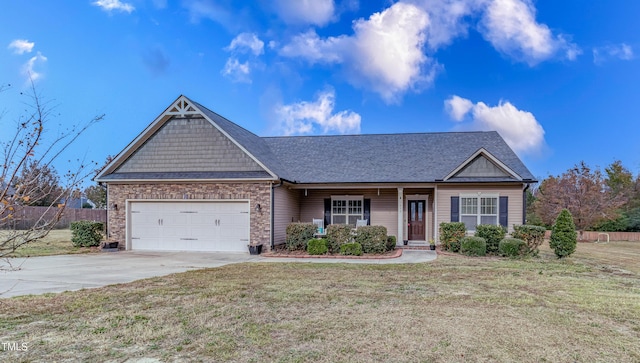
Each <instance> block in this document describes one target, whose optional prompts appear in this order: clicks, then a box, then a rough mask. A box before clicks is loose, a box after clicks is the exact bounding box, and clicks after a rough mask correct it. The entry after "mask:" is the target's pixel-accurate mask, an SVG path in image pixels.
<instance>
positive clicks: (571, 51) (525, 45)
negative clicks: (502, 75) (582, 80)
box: [480, 0, 581, 66]
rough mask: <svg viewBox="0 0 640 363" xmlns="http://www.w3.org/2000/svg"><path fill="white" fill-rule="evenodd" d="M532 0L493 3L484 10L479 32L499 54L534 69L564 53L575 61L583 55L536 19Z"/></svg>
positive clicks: (492, 1)
mask: <svg viewBox="0 0 640 363" xmlns="http://www.w3.org/2000/svg"><path fill="white" fill-rule="evenodd" d="M535 15H536V9H535V7H534V6H533V4H532V2H531V0H491V1H490V2H489V3H488V6H487V8H486V10H485V11H484V14H483V17H482V21H481V27H480V31H481V33H482V34H483V36H484V37H485V39H487V40H488V41H489V42H490V43H491V44H492V45H493V46H494V48H496V49H497V50H498V51H500V52H502V53H504V54H506V55H508V56H510V57H512V58H515V59H517V60H519V61H522V62H525V63H527V64H529V65H531V66H533V65H535V64H538V63H540V62H542V61H544V60H547V59H550V58H552V57H554V56H557V55H558V54H560V53H564V57H565V58H567V59H569V60H574V59H575V58H576V57H577V56H578V55H579V54H580V53H581V51H580V49H579V48H578V46H577V45H576V44H573V43H571V42H570V41H568V39H567V37H566V36H564V35H557V36H554V35H553V33H552V32H551V30H550V29H549V27H548V26H547V25H545V24H540V23H538V22H537V21H536V19H535Z"/></svg>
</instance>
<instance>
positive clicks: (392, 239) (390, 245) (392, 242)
mask: <svg viewBox="0 0 640 363" xmlns="http://www.w3.org/2000/svg"><path fill="white" fill-rule="evenodd" d="M396 241H397V240H396V236H387V251H393V250H395V249H396Z"/></svg>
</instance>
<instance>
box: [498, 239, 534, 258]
mask: <svg viewBox="0 0 640 363" xmlns="http://www.w3.org/2000/svg"><path fill="white" fill-rule="evenodd" d="M498 252H499V253H500V255H502V256H505V257H518V256H523V255H526V254H527V253H528V252H529V249H528V248H527V243H526V242H525V241H523V240H521V239H519V238H505V239H503V240H502V241H500V244H499V245H498Z"/></svg>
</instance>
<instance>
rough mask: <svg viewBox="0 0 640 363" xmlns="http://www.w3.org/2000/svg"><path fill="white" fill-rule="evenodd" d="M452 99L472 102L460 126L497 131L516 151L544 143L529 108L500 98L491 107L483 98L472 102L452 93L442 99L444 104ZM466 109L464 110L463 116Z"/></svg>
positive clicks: (537, 147)
mask: <svg viewBox="0 0 640 363" xmlns="http://www.w3.org/2000/svg"><path fill="white" fill-rule="evenodd" d="M454 99H455V101H454ZM452 103H456V104H458V105H460V104H463V105H466V106H468V105H472V107H471V108H470V110H471V122H470V123H469V124H460V125H461V126H460V128H462V129H468V130H476V131H497V132H498V133H499V134H500V135H501V136H502V137H503V138H504V140H505V141H506V142H507V144H508V145H509V146H510V147H511V148H512V149H513V150H514V151H515V152H516V153H519V154H530V153H535V152H537V151H539V150H540V149H541V148H542V146H543V145H544V129H543V128H542V125H540V123H539V122H538V120H536V118H535V116H534V115H533V114H532V113H531V112H527V111H522V110H519V109H517V108H516V107H515V106H514V105H513V104H511V103H510V102H508V101H507V102H503V101H500V103H499V104H498V105H497V106H493V107H491V106H487V105H486V104H485V103H484V102H478V103H476V104H473V103H472V102H471V101H470V100H467V99H464V98H461V97H458V96H453V97H451V98H450V99H449V100H447V101H445V105H447V104H452ZM466 106H465V107H466ZM463 109H464V108H461V109H460V110H463ZM467 112H469V110H467ZM467 112H464V113H463V116H464V114H466V113H467ZM455 116H457V114H451V117H452V118H453V119H454V120H456V121H459V120H458V119H456V118H455Z"/></svg>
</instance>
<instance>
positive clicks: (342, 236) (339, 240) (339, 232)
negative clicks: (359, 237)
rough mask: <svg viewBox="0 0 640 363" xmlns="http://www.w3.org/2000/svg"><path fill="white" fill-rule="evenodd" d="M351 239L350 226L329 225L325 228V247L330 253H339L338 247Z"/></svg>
mask: <svg viewBox="0 0 640 363" xmlns="http://www.w3.org/2000/svg"><path fill="white" fill-rule="evenodd" d="M352 239H353V236H352V235H351V226H349V225H347V224H331V225H329V227H327V247H329V252H331V253H338V252H340V246H342V245H343V244H345V243H349V242H351V241H352Z"/></svg>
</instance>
